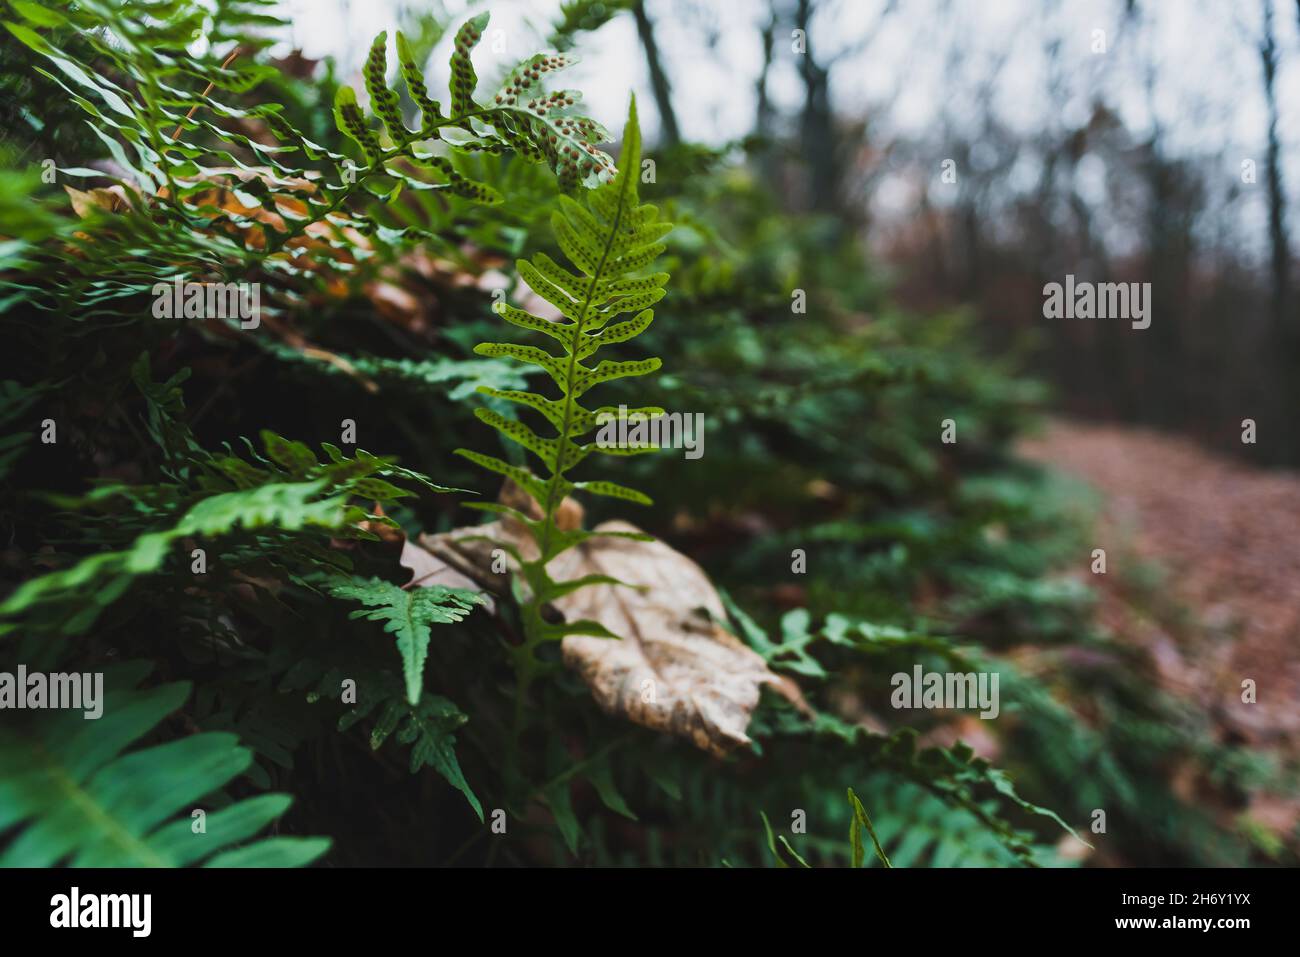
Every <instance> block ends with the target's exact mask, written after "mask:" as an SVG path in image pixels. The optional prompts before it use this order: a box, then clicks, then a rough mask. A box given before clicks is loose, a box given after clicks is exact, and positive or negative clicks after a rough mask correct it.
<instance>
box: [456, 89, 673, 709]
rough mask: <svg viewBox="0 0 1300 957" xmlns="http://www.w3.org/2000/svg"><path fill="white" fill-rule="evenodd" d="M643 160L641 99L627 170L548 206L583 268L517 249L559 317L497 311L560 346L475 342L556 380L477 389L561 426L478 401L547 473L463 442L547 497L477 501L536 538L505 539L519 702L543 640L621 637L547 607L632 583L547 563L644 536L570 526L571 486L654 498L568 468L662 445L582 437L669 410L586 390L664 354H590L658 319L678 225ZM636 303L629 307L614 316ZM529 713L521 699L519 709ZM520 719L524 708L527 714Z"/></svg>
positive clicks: (469, 454)
mask: <svg viewBox="0 0 1300 957" xmlns="http://www.w3.org/2000/svg"><path fill="white" fill-rule="evenodd" d="M640 166H641V136H640V130H639V128H638V126H637V117H636V101H635V99H633V101H632V104H631V106H630V107H629V110H628V120H627V125H626V126H625V127H624V130H623V151H622V155H621V156H620V157H619V167H620V169H619V172H618V175H617V176H616V177H615V178H614V180H613V182H611V183H606V184H603V185H601V186H599V187H597V188H595V189H593V190H591V191H590V192H588V193H587V194H586V197H587V199H586V202H585V203H580V202H578V201H576V200H574V199H571V198H569V197H567V196H562V197H561V198H560V208H559V209H558V210H556V211H555V212H554V213H553V214H552V216H551V226H552V229H553V230H554V233H555V238H556V241H557V242H558V244H559V246H560V249H561V250H562V251H563V252H564V254H565V256H566V257H567V258H568V259H569V261H570V262H571V263H572V265H573V268H574V270H576V272H575V271H573V270H571V269H569V268H566V267H564V266H562V265H560V264H559V263H557V262H555V261H554V260H552V259H551V258H550V257H549V256H547V255H546V254H545V253H538V254H537V255H535V256H534V257H533V259H532V261H531V262H529V261H527V260H519V261H518V263H517V264H516V265H517V266H518V269H519V274H520V276H521V277H522V278H523V280H524V281H525V282H526V283H527V284H528V285H529V286H530V287H531V288H532V290H533V291H534V292H535V293H536V294H537V295H538V296H540V297H541V298H543V299H545V300H546V301H547V302H549V303H551V305H553V306H554V307H555V308H556V309H557V310H559V312H560V313H561V315H562V317H563V318H562V319H561V320H560V321H554V322H553V321H551V320H549V319H544V318H541V317H540V316H535V315H532V314H531V313H529V312H526V311H524V310H523V309H518V308H515V307H513V306H509V305H506V304H505V303H500V304H498V305H497V307H496V312H497V313H498V314H499V315H500V316H501V317H502V318H503V319H505V320H506V321H507V322H509V323H511V324H512V325H515V326H518V327H519V328H521V329H525V330H528V331H529V332H534V333H540V334H541V335H543V336H546V337H548V338H549V339H551V340H553V341H554V342H556V343H558V345H559V352H558V354H557V353H555V352H552V351H549V350H547V349H543V348H540V347H538V346H534V345H519V344H516V343H511V342H487V343H480V344H479V345H478V346H476V347H475V350H474V351H475V352H477V353H479V354H480V355H484V356H493V357H509V358H512V359H515V360H517V361H519V362H525V363H529V364H531V365H535V366H538V367H540V368H541V369H543V370H545V372H546V373H547V375H549V376H550V378H551V380H552V381H553V382H554V383H555V385H556V387H557V388H558V389H559V392H560V395H559V397H558V398H551V397H547V396H543V395H539V394H537V393H535V392H525V391H519V390H508V389H494V388H490V387H488V386H482V387H480V389H479V391H480V392H483V393H485V394H487V395H491V396H495V397H497V398H499V399H506V400H508V401H510V402H515V403H517V404H519V405H523V406H527V407H528V408H529V409H532V410H533V411H535V412H537V413H538V414H540V415H541V417H542V418H544V419H545V420H546V421H547V422H548V423H549V424H550V426H551V427H552V428H553V429H554V431H555V434H554V436H542V435H539V434H538V433H537V432H535V431H534V430H533V429H532V428H531V427H529V426H528V425H526V424H524V423H523V422H520V421H516V420H513V419H509V418H506V417H505V416H503V415H501V414H499V413H497V412H494V411H492V410H490V409H482V408H480V409H477V410H476V414H477V415H478V417H479V418H480V419H482V420H483V421H484V422H486V423H487V424H488V425H491V426H492V427H493V428H495V429H497V430H498V431H500V432H501V433H502V435H504V436H505V437H506V438H508V439H510V440H511V441H512V442H515V443H517V444H519V445H521V446H523V447H524V448H525V449H526V450H528V451H529V452H530V453H532V455H533V456H535V457H536V458H537V459H538V460H539V461H540V462H541V463H542V465H543V466H544V467H545V475H544V476H538V475H536V474H534V472H533V471H531V470H530V469H528V468H523V467H519V466H515V465H511V464H509V463H507V462H505V461H502V460H501V459H499V458H495V457H493V456H490V455H483V454H482V453H479V452H474V451H470V450H467V449H458V450H457V453H458V454H460V455H463V456H464V457H466V458H468V459H469V460H470V461H472V462H475V463H477V464H478V465H480V466H482V467H483V468H485V469H488V470H489V471H492V472H496V473H497V474H499V475H502V476H505V477H506V478H508V479H511V480H512V481H514V482H515V483H516V484H517V485H519V486H520V487H521V488H522V489H523V490H524V492H526V493H527V494H528V495H529V496H530V497H531V498H532V499H533V500H534V501H535V502H536V503H537V506H538V510H539V512H540V518H534V517H531V516H529V515H525V514H524V513H523V512H522V511H520V510H518V509H515V508H512V507H510V506H507V505H501V504H496V503H475V504H474V506H473V507H478V508H482V509H485V510H488V511H493V512H497V513H500V514H503V515H509V516H511V517H513V518H514V519H515V520H517V521H519V522H520V523H522V524H523V526H524V527H525V528H527V530H528V532H529V536H530V537H531V539H532V543H533V544H534V545H535V554H532V551H534V550H530V553H529V554H523V553H522V552H521V550H519V549H516V548H513V547H510V546H508V545H504V544H503V546H502V547H505V548H507V549H508V550H509V551H510V553H511V554H512V555H513V556H514V558H515V560H516V562H518V564H519V567H520V572H521V574H522V577H523V581H524V583H525V584H526V585H527V588H526V591H525V593H524V595H523V597H522V599H521V613H522V617H523V627H524V640H523V642H522V643H521V644H519V645H517V646H515V647H514V649H513V650H512V654H513V655H514V659H515V660H514V665H515V673H516V676H517V678H518V692H519V694H518V698H517V701H516V706H517V708H518V709H522V707H523V699H524V697H525V695H526V694H527V690H528V687H529V684H530V683H531V681H532V680H533V678H535V677H536V676H537V675H538V674H540V673H541V672H542V671H543V670H544V669H545V667H546V665H545V664H544V663H543V662H542V660H541V659H539V658H538V656H537V651H538V649H539V647H540V646H542V645H543V644H544V643H545V642H549V641H559V640H560V639H562V638H563V637H564V636H565V635H597V636H601V637H608V638H616V637H618V636H616V635H612V634H611V633H610V632H609V631H607V630H606V629H605V628H604V627H602V626H601V625H600V624H598V623H596V622H592V621H571V622H563V623H551V622H548V621H546V620H545V618H544V617H543V615H542V609H543V608H544V607H545V605H546V604H547V603H548V602H551V601H553V600H555V599H556V598H560V597H562V596H564V595H567V594H569V593H570V592H573V591H575V590H577V589H579V588H582V587H584V586H587V585H593V584H623V583H622V582H618V581H617V580H616V579H612V578H609V577H608V576H604V575H587V576H584V577H581V578H577V579H573V580H570V581H562V582H557V581H554V580H552V579H551V577H550V575H549V573H548V572H547V567H546V566H547V565H548V564H549V563H550V562H551V560H552V559H554V558H555V557H556V556H557V555H559V554H561V553H562V552H564V551H566V550H568V549H570V548H572V547H574V546H576V545H578V544H579V543H581V542H584V541H586V540H587V539H589V538H591V537H593V536H594V535H597V534H616V535H622V536H625V537H634V538H645V539H649V536H644V535H639V534H636V533H626V532H617V533H596V532H590V531H584V530H582V529H573V528H564V527H561V524H560V523H559V522H558V521H557V516H558V513H559V510H560V505H561V504H562V503H563V501H564V499H565V497H566V496H568V495H569V494H570V493H572V492H574V491H585V492H590V493H592V494H594V495H606V496H611V497H613V498H620V499H624V500H625V501H629V502H638V503H640V504H643V505H648V504H650V499H649V498H648V497H646V496H645V495H643V494H642V493H640V492H638V491H636V490H635V489H631V488H627V487H625V486H622V485H618V484H615V483H614V482H608V481H574V480H572V479H571V478H569V473H570V471H571V470H572V469H573V468H574V467H575V466H577V465H578V464H579V463H580V462H582V461H583V459H585V458H586V457H587V456H588V455H590V454H591V453H592V452H603V453H606V454H612V455H629V454H636V453H638V452H645V451H655V449H654V448H653V447H644V446H643V447H636V448H614V447H601V446H599V445H597V444H596V443H595V442H594V441H589V442H585V443H584V442H581V441H580V440H581V439H582V437H583V436H585V435H587V434H588V433H590V432H591V431H592V430H593V429H595V428H596V426H597V425H598V424H604V423H605V422H606V421H608V420H609V419H616V418H617V417H619V416H625V417H630V416H632V415H634V414H639V415H645V416H651V415H658V414H662V412H663V410H662V409H657V408H639V409H630V410H629V409H622V411H620V410H619V409H614V408H611V407H602V408H598V409H595V410H590V409H587V408H585V407H584V406H583V405H582V404H581V402H580V400H581V399H582V397H583V396H584V395H585V394H586V393H587V392H588V391H589V390H590V389H591V388H593V387H594V386H596V385H599V384H600V383H602V382H608V381H610V380H612V379H620V378H623V377H625V376H642V375H646V374H648V373H651V372H654V371H655V370H656V369H658V368H659V366H660V365H661V363H660V361H659V359H657V358H650V359H638V360H631V361H621V362H620V361H613V360H610V359H602V360H601V361H599V362H597V363H595V364H594V365H589V364H587V360H589V359H591V357H592V356H594V355H595V354H596V352H598V351H599V350H600V349H602V348H603V347H605V346H608V345H613V344H615V343H621V342H626V341H628V340H630V339H632V338H634V337H635V336H637V335H639V334H640V333H641V332H643V331H644V330H645V329H646V327H648V326H649V325H650V322H651V321H652V320H653V319H654V312H653V311H652V310H651V309H650V308H648V307H649V306H652V305H654V303H656V302H658V301H659V300H660V299H662V298H663V296H664V284H665V283H666V282H667V281H668V274H667V273H662V272H658V273H647V272H646V269H647V268H648V267H649V266H650V265H651V264H652V263H653V262H654V261H655V259H656V258H658V256H659V254H660V253H662V252H663V250H664V245H663V243H662V242H660V241H659V240H661V239H662V238H663V237H664V236H665V235H667V233H668V232H669V231H670V230H671V229H672V224H671V223H666V222H660V220H659V211H658V209H656V208H655V207H654V206H651V205H641V204H640V199H639V197H638V195H637V176H638V175H639V173H640ZM628 313H631V314H633V315H632V318H630V319H624V320H622V321H619V322H613V321H612V320H615V319H617V318H618V317H619V316H622V315H625V314H628ZM517 715H519V716H521V715H522V710H520V711H518V712H517ZM519 720H520V721H521V720H522V718H521V717H520V718H519Z"/></svg>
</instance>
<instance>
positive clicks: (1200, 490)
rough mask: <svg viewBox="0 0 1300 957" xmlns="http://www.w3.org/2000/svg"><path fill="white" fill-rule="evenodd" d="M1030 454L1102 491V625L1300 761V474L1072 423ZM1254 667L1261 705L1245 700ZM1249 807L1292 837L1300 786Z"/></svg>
mask: <svg viewBox="0 0 1300 957" xmlns="http://www.w3.org/2000/svg"><path fill="white" fill-rule="evenodd" d="M1020 453H1021V454H1022V455H1024V456H1025V457H1026V458H1029V459H1031V460H1034V461H1038V462H1041V463H1044V464H1048V465H1051V466H1053V467H1055V468H1057V469H1059V470H1062V471H1064V472H1066V473H1068V474H1071V475H1073V476H1075V477H1077V478H1080V479H1082V480H1083V481H1085V482H1087V483H1088V484H1089V485H1091V486H1092V487H1093V488H1094V489H1095V490H1096V492H1097V493H1098V495H1099V498H1100V504H1101V514H1100V521H1099V523H1098V526H1097V529H1096V533H1095V534H1096V539H1097V540H1096V545H1095V546H1094V547H1097V548H1104V549H1105V550H1106V559H1107V569H1106V570H1107V574H1106V576H1104V578H1103V577H1102V576H1097V578H1098V579H1099V581H1098V582H1095V583H1094V584H1098V585H1099V587H1098V592H1099V595H1100V604H1099V613H1100V618H1101V622H1102V624H1103V625H1104V626H1106V627H1107V628H1109V629H1110V630H1111V631H1112V632H1114V633H1116V634H1117V635H1120V636H1123V637H1125V638H1128V639H1130V640H1132V641H1134V642H1137V643H1140V644H1141V645H1142V646H1144V647H1145V648H1146V649H1147V650H1148V651H1149V653H1150V655H1151V659H1152V662H1153V664H1154V666H1155V671H1156V674H1157V675H1158V676H1159V680H1160V682H1161V684H1162V685H1163V686H1164V687H1165V689H1166V690H1168V691H1169V692H1171V693H1173V694H1176V695H1178V696H1179V697H1181V698H1183V699H1184V700H1186V701H1188V702H1189V703H1193V704H1196V705H1200V706H1203V708H1204V710H1205V711H1206V712H1207V713H1208V714H1209V716H1210V717H1211V719H1212V720H1213V722H1214V725H1215V728H1216V731H1217V733H1218V734H1219V735H1220V738H1221V740H1223V741H1226V742H1239V743H1241V744H1243V745H1245V746H1249V747H1252V748H1257V749H1260V750H1264V751H1270V752H1273V753H1275V754H1277V755H1278V757H1279V758H1281V759H1282V760H1283V761H1284V762H1286V763H1287V764H1291V765H1292V766H1294V765H1295V764H1296V763H1298V762H1300V473H1297V472H1286V471H1275V470H1265V469H1260V468H1255V467H1252V466H1251V465H1249V464H1247V463H1242V462H1235V461H1232V460H1229V459H1226V458H1223V457H1220V456H1217V455H1214V454H1213V453H1210V452H1208V451H1206V450H1204V449H1203V448H1201V447H1200V446H1198V445H1196V444H1195V443H1194V442H1191V441H1189V440H1187V439H1182V438H1178V437H1174V436H1170V435H1167V434H1164V433H1160V432H1153V431H1148V430H1144V429H1138V428H1131V427H1127V426H1116V425H1092V424H1084V423H1079V422H1072V421H1065V420H1054V421H1052V422H1050V423H1049V424H1048V426H1047V427H1046V429H1045V430H1044V432H1043V433H1042V434H1040V435H1038V436H1035V437H1033V438H1030V439H1026V440H1024V441H1023V442H1022V443H1021V446H1020ZM1248 678H1249V679H1253V680H1254V682H1255V686H1256V693H1257V696H1258V697H1257V702H1256V703H1254V704H1246V703H1243V702H1242V700H1241V699H1242V687H1243V685H1242V683H1243V681H1245V680H1246V679H1248ZM1249 813H1250V816H1251V817H1252V818H1254V819H1255V820H1256V821H1257V822H1259V823H1260V824H1263V825H1265V826H1266V827H1268V828H1269V829H1270V830H1273V831H1274V832H1275V833H1278V834H1294V833H1295V827H1296V824H1297V821H1300V797H1297V796H1296V795H1294V794H1293V795H1289V796H1287V795H1271V796H1270V795H1257V796H1255V797H1253V798H1252V800H1251V803H1250V807H1249Z"/></svg>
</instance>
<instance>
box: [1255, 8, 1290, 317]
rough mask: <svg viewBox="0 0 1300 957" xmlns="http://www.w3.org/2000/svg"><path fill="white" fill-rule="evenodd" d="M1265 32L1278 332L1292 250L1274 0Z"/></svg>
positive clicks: (1263, 63) (1270, 214)
mask: <svg viewBox="0 0 1300 957" xmlns="http://www.w3.org/2000/svg"><path fill="white" fill-rule="evenodd" d="M1263 7H1264V34H1263V36H1262V37H1260V43H1259V58H1260V64H1261V66H1262V67H1263V69H1264V100H1265V102H1267V104H1268V155H1267V159H1266V164H1267V171H1266V174H1265V175H1266V176H1267V177H1268V236H1269V242H1270V244H1271V246H1272V254H1273V255H1272V259H1273V270H1272V271H1273V322H1274V325H1275V327H1276V328H1277V329H1278V331H1279V332H1282V331H1283V330H1284V329H1285V326H1286V324H1287V322H1288V319H1287V307H1288V304H1289V300H1290V292H1291V290H1290V275H1289V273H1290V269H1291V252H1290V249H1289V243H1288V241H1287V233H1286V190H1285V189H1284V188H1283V185H1282V144H1281V142H1280V140H1279V137H1278V130H1277V125H1278V106H1277V89H1276V80H1277V59H1278V58H1277V40H1276V37H1275V36H1274V33H1273V0H1263Z"/></svg>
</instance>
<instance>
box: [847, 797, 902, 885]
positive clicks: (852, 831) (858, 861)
mask: <svg viewBox="0 0 1300 957" xmlns="http://www.w3.org/2000/svg"><path fill="white" fill-rule="evenodd" d="M848 793H849V804H850V805H851V806H852V808H853V822H852V823H851V824H850V825H849V844H850V846H851V847H852V848H853V866H854V867H861V866H862V859H863V857H865V852H864V849H863V847H862V832H863V830H864V829H865V830H866V832H867V835H868V836H869V837H870V838H871V847H872V848H873V849H874V850H875V852H876V857H877V858H879V860H880V863H882V864H884V865H885V866H886V867H893V866H894V865H893V864H891V863H889V857H888V856H887V855H886V854H885V850H884V848H882V847H881V846H880V838H878V837H877V836H876V828H875V826H874V825H873V824H872V823H871V818H870V817H869V816H868V815H867V809H866V808H864V807H863V806H862V802H861V801H859V800H858V796H857V795H856V794H854V793H853V788H849V792H848Z"/></svg>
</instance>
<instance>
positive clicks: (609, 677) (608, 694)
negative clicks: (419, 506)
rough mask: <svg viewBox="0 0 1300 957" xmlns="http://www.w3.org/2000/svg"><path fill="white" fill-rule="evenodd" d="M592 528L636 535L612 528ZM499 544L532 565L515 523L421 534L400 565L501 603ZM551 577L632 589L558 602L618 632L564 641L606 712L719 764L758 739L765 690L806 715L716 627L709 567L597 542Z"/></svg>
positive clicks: (573, 553)
mask: <svg viewBox="0 0 1300 957" xmlns="http://www.w3.org/2000/svg"><path fill="white" fill-rule="evenodd" d="M565 508H567V509H569V513H568V516H567V519H568V522H570V523H572V526H571V527H576V525H578V524H580V522H581V508H580V507H579V506H578V505H577V503H576V502H566V503H565ZM595 531H597V532H636V531H639V529H637V528H636V527H635V526H633V525H630V524H628V523H627V522H617V521H615V522H605V523H603V524H601V525H598V526H596V529H595ZM495 542H503V543H506V544H509V545H513V546H514V547H515V548H517V549H519V550H520V552H521V553H522V554H523V555H525V557H528V556H532V555H536V553H537V552H536V547H535V545H534V544H533V542H532V540H531V539H530V538H529V537H528V535H527V533H526V532H525V531H524V529H523V528H522V527H520V526H519V524H518V522H516V521H514V520H513V519H509V518H507V519H503V520H502V521H499V522H490V523H488V524H486V525H479V526H475V527H472V528H462V529H456V530H453V531H451V532H445V533H443V534H440V535H424V536H421V538H420V542H419V545H418V546H416V545H411V544H409V543H408V546H407V551H406V552H405V553H404V555H403V559H402V563H403V564H404V565H407V566H408V567H411V568H412V569H413V570H414V571H415V573H416V581H417V582H418V583H419V584H421V585H423V584H438V583H440V584H448V583H451V582H452V581H453V580H454V581H455V582H456V583H457V584H461V585H464V583H465V581H466V580H469V581H472V582H473V583H474V586H475V587H477V588H479V589H480V590H486V591H490V592H493V593H495V594H496V595H498V596H500V595H501V594H503V593H504V592H505V591H506V590H507V589H506V583H505V582H504V580H503V579H504V576H502V575H499V574H494V573H493V572H492V570H491V569H492V550H493V549H494V548H496V547H497V545H496V544H495ZM510 564H511V565H513V561H512V560H510ZM548 571H549V572H550V574H551V576H552V577H553V578H554V579H555V580H556V581H566V580H571V579H575V578H579V577H582V576H585V575H608V576H610V577H613V578H617V579H618V580H620V581H622V582H626V583H627V585H626V586H618V585H589V586H587V587H585V588H580V589H578V590H577V591H574V592H571V593H570V594H568V595H565V596H564V597H563V598H560V599H558V600H556V602H555V603H554V605H553V608H554V609H555V611H557V612H558V613H559V614H561V615H563V616H564V618H565V619H566V620H568V621H578V620H582V619H587V620H591V621H596V622H599V623H600V624H601V625H603V626H605V628H607V629H609V631H611V632H612V633H613V634H615V635H618V636H619V640H613V639H609V638H595V637H590V636H586V635H567V636H565V638H564V639H563V642H562V645H561V652H562V655H563V658H564V663H565V664H566V665H567V666H568V667H570V668H572V669H573V670H574V671H576V672H577V673H578V674H579V675H580V676H581V677H582V680H583V681H584V682H585V683H586V685H587V687H588V688H590V689H591V694H592V697H593V698H595V699H596V703H597V704H598V705H599V706H600V707H601V708H602V709H603V710H604V711H606V712H608V713H609V714H612V715H615V716H618V717H623V718H627V719H628V720H630V721H632V722H635V723H636V724H639V725H642V726H644V727H647V728H650V729H652V730H655V731H666V732H669V733H671V734H675V735H678V736H680V737H683V738H686V739H688V740H689V741H691V742H692V743H693V744H695V746H696V747H698V748H701V749H702V750H704V751H708V752H710V753H711V754H715V755H718V756H722V755H725V754H727V753H728V752H729V751H731V750H733V749H734V748H736V747H737V746H739V745H743V744H747V743H748V742H749V737H748V735H747V734H746V733H745V729H746V728H747V727H748V725H749V719H750V715H751V714H752V713H753V711H754V708H755V707H756V706H757V705H758V700H759V694H760V691H761V689H762V688H763V686H765V685H766V686H768V687H770V688H772V689H773V690H774V691H776V692H777V693H778V694H780V695H782V696H783V697H785V698H786V699H788V700H789V701H791V702H792V703H793V704H795V706H796V707H799V708H800V709H802V710H805V711H806V710H807V705H806V704H805V703H804V700H803V697H802V695H800V693H799V689H798V687H797V686H796V685H795V684H794V683H793V682H792V681H790V680H789V679H787V678H783V677H781V676H779V675H777V674H775V673H773V672H772V671H771V670H770V669H769V668H768V667H767V664H766V662H764V661H763V659H762V658H761V657H760V656H759V655H758V654H757V653H756V652H755V651H754V650H753V649H751V648H749V647H748V646H747V645H745V644H744V643H743V642H741V641H740V640H739V639H737V638H736V637H734V636H733V635H731V634H730V633H729V632H728V631H726V629H724V628H722V627H721V626H719V625H718V624H717V623H716V622H717V621H719V620H723V619H724V618H725V610H724V608H723V604H722V601H721V599H720V598H719V596H718V593H717V590H716V589H715V588H714V587H713V585H712V583H711V582H710V581H709V579H708V576H707V575H705V573H704V570H703V569H701V568H700V567H699V565H697V564H695V562H693V561H691V560H690V559H689V558H687V557H686V556H685V555H683V554H681V553H680V552H678V551H675V550H674V549H672V548H670V547H669V546H667V545H665V544H664V543H663V542H659V541H652V542H645V541H637V540H634V539H628V538H621V537H608V536H601V537H596V538H592V539H589V540H588V541H586V542H583V543H582V544H580V545H578V546H576V547H574V548H572V549H570V550H569V551H566V552H564V553H562V554H561V555H559V556H557V557H556V558H555V559H554V561H552V562H551V564H550V566H549V568H548ZM629 586H630V587H629Z"/></svg>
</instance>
